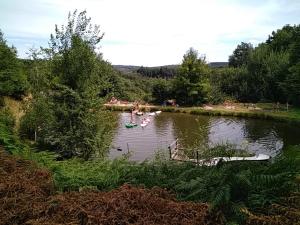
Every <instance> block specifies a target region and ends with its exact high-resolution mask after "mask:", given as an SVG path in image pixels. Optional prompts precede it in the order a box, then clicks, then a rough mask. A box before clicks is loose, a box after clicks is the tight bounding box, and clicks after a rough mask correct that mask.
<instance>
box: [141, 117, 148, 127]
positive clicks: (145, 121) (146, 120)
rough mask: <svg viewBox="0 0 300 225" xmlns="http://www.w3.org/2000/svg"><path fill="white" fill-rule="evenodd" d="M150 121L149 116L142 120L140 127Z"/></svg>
mask: <svg viewBox="0 0 300 225" xmlns="http://www.w3.org/2000/svg"><path fill="white" fill-rule="evenodd" d="M149 123H150V118H146V119H144V120H143V121H142V123H141V127H145V126H147V125H148V124H149Z"/></svg>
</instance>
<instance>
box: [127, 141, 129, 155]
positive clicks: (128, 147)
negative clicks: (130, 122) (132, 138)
mask: <svg viewBox="0 0 300 225" xmlns="http://www.w3.org/2000/svg"><path fill="white" fill-rule="evenodd" d="M127 153H129V143H128V142H127Z"/></svg>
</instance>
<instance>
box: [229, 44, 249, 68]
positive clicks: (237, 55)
mask: <svg viewBox="0 0 300 225" xmlns="http://www.w3.org/2000/svg"><path fill="white" fill-rule="evenodd" d="M252 50H253V46H252V44H251V43H245V42H242V43H241V44H239V45H238V46H237V47H236V49H235V50H234V51H233V54H232V55H231V56H229V60H228V61H229V62H228V65H229V66H232V67H241V66H243V65H246V64H247V62H248V59H249V55H250V53H251V51H252Z"/></svg>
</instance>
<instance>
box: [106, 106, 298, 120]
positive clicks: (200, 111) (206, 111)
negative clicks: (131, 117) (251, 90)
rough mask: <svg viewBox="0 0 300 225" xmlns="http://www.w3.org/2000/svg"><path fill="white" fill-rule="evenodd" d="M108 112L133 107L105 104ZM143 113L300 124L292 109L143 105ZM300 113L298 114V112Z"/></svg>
mask: <svg viewBox="0 0 300 225" xmlns="http://www.w3.org/2000/svg"><path fill="white" fill-rule="evenodd" d="M104 107H105V108H106V109H107V110H111V111H122V112H129V111H130V110H131V105H130V104H128V105H125V104H118V105H116V104H104ZM140 109H141V111H150V112H152V111H162V112H173V113H188V114H193V115H206V116H233V117H242V118H253V119H264V120H274V121H280V122H295V123H299V124H300V110H299V109H296V110H295V109H291V110H290V111H271V110H266V109H261V108H259V109H258V110H257V109H247V108H245V107H237V108H230V109H229V108H225V107H223V106H220V105H217V106H213V107H208V108H205V107H172V106H157V105H147V106H146V105H141V106H140ZM297 110H298V111H299V112H298V111H297Z"/></svg>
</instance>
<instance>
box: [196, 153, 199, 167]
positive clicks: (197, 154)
mask: <svg viewBox="0 0 300 225" xmlns="http://www.w3.org/2000/svg"><path fill="white" fill-rule="evenodd" d="M196 156H197V165H199V152H198V151H196Z"/></svg>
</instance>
